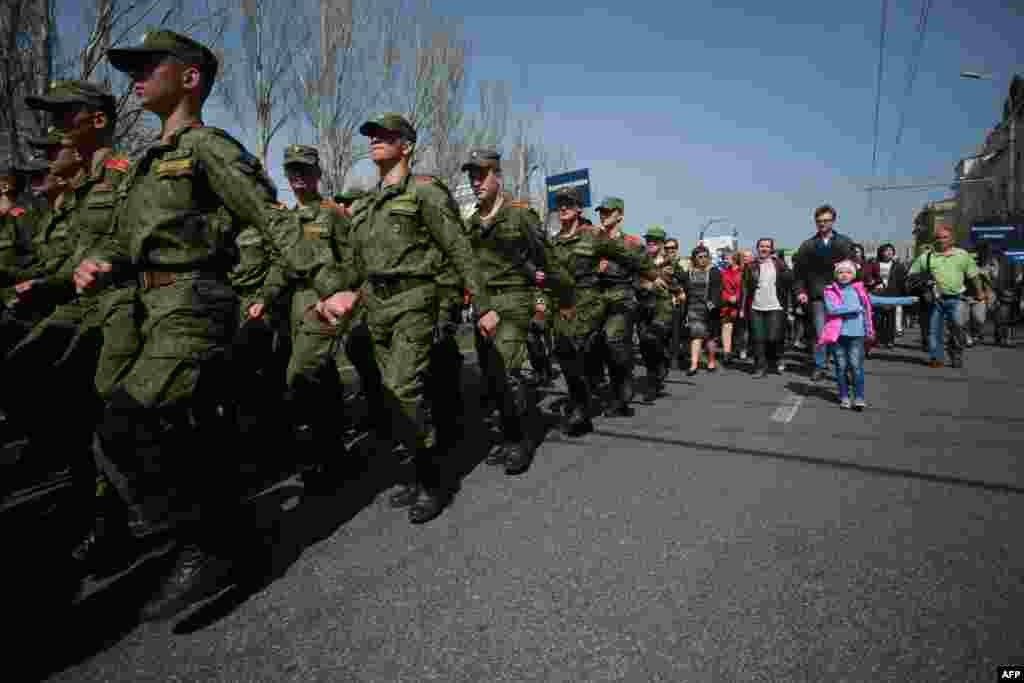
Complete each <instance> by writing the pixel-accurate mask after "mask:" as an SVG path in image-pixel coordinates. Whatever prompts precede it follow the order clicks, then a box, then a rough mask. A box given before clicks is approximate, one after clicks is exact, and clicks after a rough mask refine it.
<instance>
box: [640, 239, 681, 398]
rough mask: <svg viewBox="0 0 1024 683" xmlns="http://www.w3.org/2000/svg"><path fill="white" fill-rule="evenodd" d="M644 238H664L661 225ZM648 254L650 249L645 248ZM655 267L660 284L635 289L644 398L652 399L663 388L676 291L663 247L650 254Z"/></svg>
mask: <svg viewBox="0 0 1024 683" xmlns="http://www.w3.org/2000/svg"><path fill="white" fill-rule="evenodd" d="M645 238H646V239H647V240H660V241H661V242H664V241H665V238H666V234H665V230H664V228H662V227H660V226H653V227H651V228H650V229H648V231H647V234H646V236H645ZM648 254H649V255H650V252H648ZM653 261H654V267H655V269H656V271H657V275H658V279H659V280H661V282H662V283H663V286H658V285H656V284H654V283H647V284H645V286H642V287H641V288H640V289H638V290H637V299H638V301H639V303H640V308H639V312H638V327H639V338H640V353H641V355H642V356H643V359H644V365H646V366H647V392H646V397H645V398H646V399H647V400H648V401H653V400H654V399H655V398H656V397H657V395H658V393H659V392H660V391H661V390H662V389H663V388H664V381H665V377H666V376H667V375H668V371H669V356H668V346H669V342H670V341H671V336H672V324H673V303H672V297H673V295H674V294H678V292H679V286H678V284H677V283H676V281H675V276H674V267H673V264H672V262H671V261H670V259H669V258H668V257H667V256H666V255H665V251H664V247H661V248H659V250H658V252H657V253H656V254H654V256H653Z"/></svg>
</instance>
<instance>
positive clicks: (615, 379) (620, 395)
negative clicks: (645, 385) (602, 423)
mask: <svg viewBox="0 0 1024 683" xmlns="http://www.w3.org/2000/svg"><path fill="white" fill-rule="evenodd" d="M632 375H633V373H632V370H631V368H630V366H629V364H628V363H626V362H622V361H621V360H620V361H619V362H615V363H613V365H612V400H611V402H610V403H609V405H608V407H607V408H606V409H605V411H604V415H605V417H633V415H634V414H635V411H634V410H633V408H632V407H630V405H629V402H630V400H632V398H633V376H632Z"/></svg>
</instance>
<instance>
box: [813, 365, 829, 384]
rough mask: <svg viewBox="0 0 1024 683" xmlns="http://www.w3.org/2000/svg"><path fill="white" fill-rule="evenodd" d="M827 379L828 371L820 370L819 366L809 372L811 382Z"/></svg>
mask: <svg viewBox="0 0 1024 683" xmlns="http://www.w3.org/2000/svg"><path fill="white" fill-rule="evenodd" d="M827 379H828V372H827V371H826V370H822V369H821V368H817V369H815V371H814V372H813V373H812V374H811V381H812V382H824V381H825V380H827Z"/></svg>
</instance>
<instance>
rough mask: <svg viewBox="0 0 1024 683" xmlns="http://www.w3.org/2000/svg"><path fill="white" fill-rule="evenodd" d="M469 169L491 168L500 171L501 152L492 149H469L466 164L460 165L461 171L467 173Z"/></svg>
mask: <svg viewBox="0 0 1024 683" xmlns="http://www.w3.org/2000/svg"><path fill="white" fill-rule="evenodd" d="M471 168H493V169H494V170H496V171H500V170H501V152H499V151H498V150H497V149H495V148H494V147H473V148H471V149H470V150H469V156H468V158H467V160H466V163H464V164H462V170H463V171H468V170H469V169H471Z"/></svg>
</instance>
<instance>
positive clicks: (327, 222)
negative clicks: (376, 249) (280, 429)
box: [250, 145, 351, 485]
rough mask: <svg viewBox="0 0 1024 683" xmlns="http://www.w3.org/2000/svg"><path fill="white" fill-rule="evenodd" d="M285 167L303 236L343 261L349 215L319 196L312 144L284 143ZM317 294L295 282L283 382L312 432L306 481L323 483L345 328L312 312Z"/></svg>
mask: <svg viewBox="0 0 1024 683" xmlns="http://www.w3.org/2000/svg"><path fill="white" fill-rule="evenodd" d="M284 170H285V175H286V176H287V178H288V184H289V185H290V186H291V189H292V192H293V193H294V194H295V198H296V200H297V204H296V206H295V207H294V208H293V209H292V211H294V212H295V213H296V214H297V216H298V219H299V224H300V226H301V230H302V239H303V240H305V241H306V242H308V243H309V245H310V247H311V248H313V249H315V250H318V251H322V252H324V253H325V254H327V256H326V257H325V259H326V260H334V256H335V253H336V252H338V258H339V259H340V260H343V261H345V262H348V261H350V258H351V257H350V256H348V255H347V254H340V252H339V250H342V249H347V243H348V233H349V227H350V223H349V218H348V215H347V214H346V213H345V211H344V209H342V207H341V206H340V205H339V204H337V203H335V202H334V201H333V200H330V199H325V198H324V197H322V196H321V195H320V190H319V185H320V176H321V171H320V156H319V153H318V152H317V150H316V148H315V147H310V146H308V145H289V146H288V147H287V148H286V149H285V152H284ZM319 300H320V296H319V294H318V293H317V291H316V290H315V289H313V288H312V287H311V286H308V285H307V286H305V287H304V286H302V285H300V286H299V287H298V288H297V289H296V291H295V292H294V293H293V294H292V296H291V316H290V318H291V331H292V354H291V359H290V360H289V362H288V371H287V385H288V390H289V393H290V394H291V403H292V410H293V413H294V414H295V416H296V418H297V423H298V424H300V425H303V426H305V425H307V424H308V426H309V427H311V428H312V431H313V444H314V447H313V451H314V452H315V453H316V454H317V456H316V458H315V460H316V463H315V464H316V469H314V470H312V471H309V472H306V473H305V479H306V481H307V483H309V484H313V483H314V480H315V481H316V483H317V484H318V485H319V484H327V483H328V482H329V481H331V480H333V479H334V476H333V473H337V472H338V471H339V469H338V466H339V465H340V464H341V462H340V461H341V458H340V457H339V456H340V455H341V453H342V452H343V451H344V446H343V444H342V441H341V439H342V436H343V428H344V427H345V426H346V424H347V422H346V421H345V420H344V419H343V417H342V416H343V415H344V404H343V400H342V399H343V387H342V384H341V376H340V375H339V372H338V367H337V362H336V359H335V352H336V350H337V348H338V346H339V344H340V341H341V339H340V338H341V336H342V335H343V334H344V333H346V332H347V329H345V328H344V327H339V326H333V325H330V324H328V323H326V322H325V321H324V320H323V319H322V318H321V317H320V316H319V315H318V314H317V312H316V304H317V302H318V301H319ZM252 313H253V312H252V311H250V315H252Z"/></svg>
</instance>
